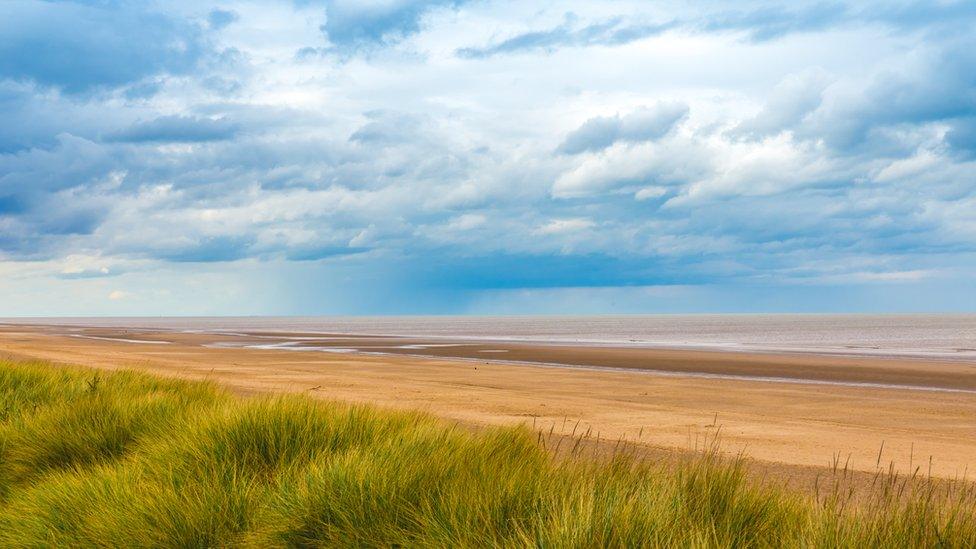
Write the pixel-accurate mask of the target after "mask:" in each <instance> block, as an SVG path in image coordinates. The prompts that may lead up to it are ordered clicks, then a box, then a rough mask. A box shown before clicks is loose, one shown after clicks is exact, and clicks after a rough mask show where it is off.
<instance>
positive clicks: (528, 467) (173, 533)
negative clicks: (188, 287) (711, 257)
mask: <svg viewBox="0 0 976 549" xmlns="http://www.w3.org/2000/svg"><path fill="white" fill-rule="evenodd" d="M878 479H879V480H878V482H877V486H876V487H875V489H874V490H872V491H871V493H870V494H868V495H867V496H864V495H860V496H858V497H857V498H856V501H855V500H854V499H853V498H852V497H850V496H846V495H845V494H844V493H843V492H842V491H841V490H836V491H834V493H832V494H829V496H828V497H827V498H820V499H815V498H814V497H813V496H812V495H808V494H803V493H799V492H789V491H786V490H784V489H782V488H777V487H775V486H770V485H768V484H762V483H757V482H754V481H751V480H749V478H748V477H747V475H746V474H745V472H744V469H743V466H742V463H741V462H739V461H731V462H730V461H728V460H721V459H719V458H717V457H716V455H715V454H707V455H705V456H703V457H702V458H700V459H697V460H694V461H690V462H687V463H681V464H678V465H675V464H673V463H672V464H669V465H659V464H655V463H647V462H642V461H639V460H636V459H633V458H628V457H626V456H617V457H615V458H612V459H601V460H593V459H583V458H581V457H570V458H560V459H556V458H553V457H552V455H551V454H550V453H549V452H547V451H546V450H545V449H544V448H543V447H542V446H541V445H540V444H539V443H538V438H537V436H536V435H535V434H533V433H532V432H531V431H530V430H528V429H524V428H499V429H489V430H484V431H477V432H474V431H470V430H466V429H463V428H459V427H455V426H452V425H450V424H449V423H447V422H444V421H442V420H438V419H435V418H433V417H430V416H427V415H424V414H420V413H407V412H393V411H386V410H380V409H376V408H371V407H367V406H353V405H347V404H341V403H331V402H321V401H316V400H312V399H309V398H305V397H300V396H279V397H270V396H269V397H264V398H247V399H244V398H239V397H235V396H233V395H230V394H228V393H226V392H224V391H222V390H220V389H219V388H217V387H215V386H213V385H211V384H207V383H200V382H188V381H179V380H171V379H161V378H156V377H151V376H148V375H143V374H137V373H132V372H118V373H106V372H96V371H94V370H86V369H80V368H66V367H57V366H53V365H50V364H44V363H12V362H0V546H4V547H40V546H51V545H57V546H113V547H118V546H130V547H146V546H188V547H204V546H261V547H265V546H294V547H305V546H363V547H366V546H395V545H400V546H433V547H459V546H511V547H524V546H547V547H595V546H685V547H710V546H720V547H733V546H735V547H774V546H776V547H778V546H784V545H785V546H809V547H838V546H850V547H855V546H856V547H867V546H875V547H890V546H946V547H967V546H968V547H972V546H976V521H974V512H973V504H974V500H973V494H972V493H971V491H970V490H969V489H968V488H967V487H966V486H965V485H955V484H945V483H941V484H940V483H934V482H928V481H924V480H919V479H914V480H913V479H899V478H898V477H897V476H894V475H888V476H879V477H878Z"/></svg>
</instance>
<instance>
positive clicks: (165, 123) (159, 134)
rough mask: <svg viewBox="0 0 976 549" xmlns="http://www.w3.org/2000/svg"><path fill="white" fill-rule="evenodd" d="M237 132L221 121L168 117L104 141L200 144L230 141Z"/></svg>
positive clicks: (142, 123)
mask: <svg viewBox="0 0 976 549" xmlns="http://www.w3.org/2000/svg"><path fill="white" fill-rule="evenodd" d="M239 130H240V127H239V126H238V125H237V124H234V123H232V122H230V121H228V120H227V119H224V118H216V119H214V118H200V117H196V116H181V115H169V116H161V117H159V118H155V119H153V120H149V121H146V122H138V123H135V124H133V125H131V126H129V127H128V128H125V129H123V130H120V131H117V132H113V133H110V134H109V135H108V136H107V137H106V139H107V140H108V141H116V142H122V143H200V142H205V141H221V140H224V139H230V138H231V137H233V136H234V135H236V134H237V132H238V131H239Z"/></svg>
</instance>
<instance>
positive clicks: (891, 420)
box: [0, 325, 976, 478]
mask: <svg viewBox="0 0 976 549" xmlns="http://www.w3.org/2000/svg"><path fill="white" fill-rule="evenodd" d="M297 351H301V352H297ZM0 353H3V354H4V355H6V356H10V357H18V358H25V357H27V358H38V359H47V360H54V361H59V362H65V363H73V364H81V365H87V366H95V367H101V368H111V369H115V368H135V369H140V370H147V371H152V372H156V373H161V374H165V375H174V376H181V377H189V378H208V379H212V380H215V381H217V382H219V383H221V384H224V385H226V386H228V387H230V388H232V389H234V390H236V391H238V392H243V393H252V392H267V391H292V392H298V391H304V392H308V393H309V394H312V395H315V396H317V397H321V398H331V399H342V400H347V401H355V402H368V403H373V404H378V405H382V406H391V407H398V408H418V409H423V410H427V411H429V412H431V413H434V414H436V415H439V416H442V417H445V418H449V419H453V420H458V421H462V422H465V423H471V424H477V425H490V424H513V423H526V424H529V425H532V426H535V427H536V428H538V429H544V430H546V431H548V430H550V429H553V430H554V432H556V433H560V432H565V433H568V432H570V431H571V430H573V429H576V430H577V431H579V430H589V431H591V432H592V433H594V434H596V435H598V436H599V437H600V438H601V439H603V440H610V441H616V440H625V441H628V442H630V443H633V444H635V445H638V446H645V447H647V448H649V449H657V450H660V449H673V450H678V451H684V450H688V449H693V448H694V447H695V446H696V445H698V444H701V443H702V441H704V440H705V439H707V438H710V437H714V436H715V435H716V433H720V435H719V436H720V438H721V444H722V448H723V449H724V450H725V451H727V452H744V453H745V454H746V455H747V456H749V457H750V458H753V459H754V460H756V461H757V462H760V463H768V464H771V465H776V466H780V467H796V468H818V467H826V466H829V465H830V464H831V462H832V461H833V460H836V459H839V460H840V461H841V463H845V462H847V463H849V466H851V467H853V468H854V469H856V470H860V471H865V472H871V471H874V470H875V469H876V468H877V467H878V466H879V464H880V465H881V466H884V467H887V466H888V465H889V464H891V463H893V464H894V467H895V468H896V469H898V470H901V471H905V472H908V471H911V470H914V469H916V468H920V471H921V472H922V473H928V472H929V471H930V472H931V473H932V474H933V475H936V476H941V477H949V478H952V477H962V476H965V475H967V474H969V472H970V471H976V364H974V363H972V362H967V361H950V360H917V359H898V358H880V357H859V356H827V355H817V354H787V353H736V352H718V351H698V350H685V349H655V348H630V347H612V346H587V345H546V344H537V343H533V344H529V343H518V342H514V343H513V342H494V341H479V342H463V341H453V342H446V341H444V340H442V339H423V338H393V337H378V336H362V337H355V336H349V335H328V334H303V333H263V332H251V333H237V334H212V333H180V332H176V331H160V330H138V329H121V328H79V327H63V326H36V325H32V326H26V325H25V326H18V325H5V326H2V327H0ZM798 470H799V469H798ZM970 476H971V475H970Z"/></svg>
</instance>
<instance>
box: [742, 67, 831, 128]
mask: <svg viewBox="0 0 976 549" xmlns="http://www.w3.org/2000/svg"><path fill="white" fill-rule="evenodd" d="M830 82H831V79H830V76H829V75H828V74H826V73H825V72H824V71H823V70H818V69H813V70H810V71H807V72H804V73H800V74H792V75H790V76H788V77H787V78H785V79H784V80H783V81H781V82H780V83H779V84H777V85H776V87H775V88H773V90H772V91H771V92H770V94H769V97H768V99H767V100H766V104H765V105H764V106H763V108H762V110H761V111H760V112H759V113H758V114H756V116H754V117H752V118H749V119H747V120H743V121H742V122H740V123H739V125H738V126H736V128H735V129H734V130H733V132H732V133H733V135H737V136H747V137H752V138H761V137H766V136H769V135H775V134H776V133H778V132H780V131H783V130H789V129H793V128H795V127H796V126H797V125H798V124H799V123H800V122H802V121H803V119H804V118H805V117H806V116H807V115H808V114H810V113H811V112H813V111H814V110H816V109H817V107H819V106H820V103H821V102H822V101H823V93H824V90H825V89H826V88H827V86H828V85H829V84H830Z"/></svg>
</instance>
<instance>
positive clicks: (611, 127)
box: [558, 103, 688, 154]
mask: <svg viewBox="0 0 976 549" xmlns="http://www.w3.org/2000/svg"><path fill="white" fill-rule="evenodd" d="M687 115H688V105H685V104H683V103H659V104H657V105H655V106H653V107H645V108H642V109H638V110H635V111H632V112H630V113H628V114H626V115H624V116H620V115H616V116H609V117H597V118H591V119H589V120H587V121H586V122H584V123H583V125H582V126H580V127H579V128H577V129H576V130H575V131H573V132H571V133H570V134H569V135H567V136H566V139H565V140H564V141H563V142H562V144H561V145H559V149H558V151H559V152H561V153H563V154H579V153H582V152H596V151H602V150H603V149H606V148H607V147H610V146H611V145H613V144H614V143H618V142H624V143H640V142H644V141H653V140H655V139H658V138H660V137H662V136H664V135H665V134H666V133H668V132H669V131H671V129H672V128H674V126H675V125H676V124H677V123H678V122H679V121H681V120H682V119H683V118H684V117H685V116H687Z"/></svg>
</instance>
